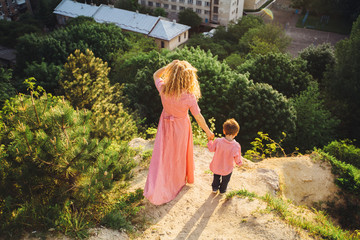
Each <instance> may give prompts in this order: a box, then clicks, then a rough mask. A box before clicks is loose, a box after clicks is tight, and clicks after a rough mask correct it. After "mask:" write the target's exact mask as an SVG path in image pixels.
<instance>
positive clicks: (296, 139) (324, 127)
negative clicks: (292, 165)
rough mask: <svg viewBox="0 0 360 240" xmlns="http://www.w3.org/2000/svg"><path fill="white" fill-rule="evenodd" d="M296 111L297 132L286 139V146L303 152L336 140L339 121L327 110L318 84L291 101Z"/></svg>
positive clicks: (312, 85) (314, 83)
mask: <svg viewBox="0 0 360 240" xmlns="http://www.w3.org/2000/svg"><path fill="white" fill-rule="evenodd" d="M291 102H292V105H293V106H294V108H295V110H296V115H297V118H296V121H295V122H296V131H295V133H294V134H292V135H290V136H289V138H287V139H286V141H285V145H287V146H288V147H290V148H294V147H298V148H299V149H300V150H301V152H304V151H306V150H312V149H313V148H314V147H322V146H324V145H326V144H328V143H329V142H330V141H331V140H332V139H334V138H336V127H337V126H338V124H339V120H338V119H337V118H335V117H333V116H332V114H331V112H330V111H329V110H328V109H326V105H325V101H324V100H323V99H322V98H321V95H320V91H319V88H318V83H317V82H312V83H310V85H309V86H308V87H307V89H306V90H305V91H302V92H301V93H300V94H299V95H298V96H295V97H294V98H293V99H291Z"/></svg>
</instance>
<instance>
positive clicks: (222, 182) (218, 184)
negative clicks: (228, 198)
mask: <svg viewBox="0 0 360 240" xmlns="http://www.w3.org/2000/svg"><path fill="white" fill-rule="evenodd" d="M231 174H232V172H231V173H230V174H228V175H226V176H221V175H217V174H215V173H214V180H213V182H212V184H211V186H212V188H213V191H217V190H218V189H219V190H220V193H225V192H226V189H227V186H228V183H229V181H230V177H231Z"/></svg>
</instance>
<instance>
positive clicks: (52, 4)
mask: <svg viewBox="0 0 360 240" xmlns="http://www.w3.org/2000/svg"><path fill="white" fill-rule="evenodd" d="M60 2H61V0H37V2H36V8H34V9H33V12H34V16H35V18H36V19H38V20H39V21H40V22H41V23H42V24H43V25H44V26H46V27H47V28H50V29H53V28H54V27H55V25H56V16H55V14H54V13H53V11H54V9H55V8H56V6H57V5H58V4H59V3H60Z"/></svg>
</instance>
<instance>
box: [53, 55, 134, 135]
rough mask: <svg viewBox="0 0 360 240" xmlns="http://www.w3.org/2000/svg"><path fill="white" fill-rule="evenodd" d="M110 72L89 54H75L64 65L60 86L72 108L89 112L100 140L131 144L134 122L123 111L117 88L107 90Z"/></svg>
mask: <svg viewBox="0 0 360 240" xmlns="http://www.w3.org/2000/svg"><path fill="white" fill-rule="evenodd" d="M109 71H110V68H108V66H107V63H106V62H103V61H102V60H101V59H100V58H95V56H94V54H93V52H91V51H90V50H88V49H87V50H86V52H85V54H83V53H81V52H80V51H79V50H76V51H75V53H74V55H73V54H70V56H69V58H68V61H67V63H65V65H64V70H63V71H62V72H61V81H60V82H61V85H62V86H63V88H64V90H65V96H66V98H67V99H68V100H69V101H70V102H71V104H72V105H73V106H74V107H75V108H80V109H82V108H86V109H89V110H92V112H93V113H94V114H93V121H94V123H95V127H96V129H97V134H100V135H99V137H104V136H106V137H110V138H116V139H118V140H124V139H125V140H130V139H132V137H133V136H134V134H135V133H136V131H137V130H136V126H135V122H134V120H133V119H132V116H130V115H129V114H128V113H127V112H126V111H125V110H124V108H123V105H122V99H123V96H122V89H121V88H120V86H119V85H118V84H115V85H114V86H110V81H109V79H108V73H109Z"/></svg>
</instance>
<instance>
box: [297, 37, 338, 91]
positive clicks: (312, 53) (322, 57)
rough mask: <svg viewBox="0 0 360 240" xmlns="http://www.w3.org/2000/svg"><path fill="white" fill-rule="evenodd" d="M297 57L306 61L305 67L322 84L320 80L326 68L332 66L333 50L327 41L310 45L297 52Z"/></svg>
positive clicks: (333, 61)
mask: <svg viewBox="0 0 360 240" xmlns="http://www.w3.org/2000/svg"><path fill="white" fill-rule="evenodd" d="M299 57H300V58H301V59H304V60H305V61H306V66H307V67H306V69H307V71H308V72H309V73H310V74H311V75H312V76H313V78H314V79H316V80H318V81H319V83H320V84H321V87H322V86H323V83H322V80H323V77H324V73H325V71H326V68H330V69H331V68H333V67H334V64H335V51H334V48H333V47H332V46H331V45H330V44H329V43H324V44H320V45H318V46H314V45H310V46H309V47H307V48H305V49H303V50H302V51H301V52H300V53H299Z"/></svg>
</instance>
